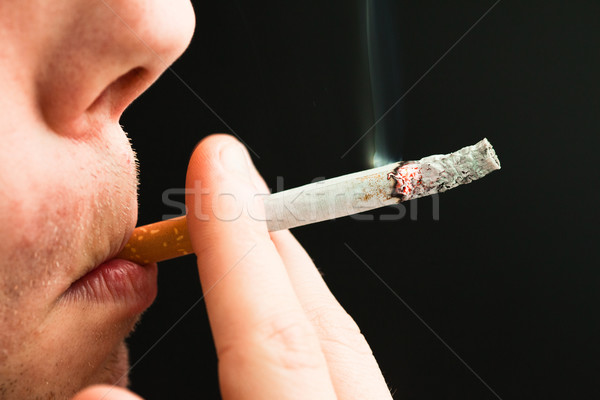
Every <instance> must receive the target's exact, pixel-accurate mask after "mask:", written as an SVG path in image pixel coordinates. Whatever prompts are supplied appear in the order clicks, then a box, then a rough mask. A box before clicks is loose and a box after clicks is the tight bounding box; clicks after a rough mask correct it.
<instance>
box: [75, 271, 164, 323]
mask: <svg viewBox="0 0 600 400" xmlns="http://www.w3.org/2000/svg"><path fill="white" fill-rule="evenodd" d="M157 270H158V268H157V266H156V264H149V265H146V266H141V265H139V264H136V263H133V262H131V261H127V260H121V259H113V260H110V261H107V262H105V263H103V264H100V265H99V266H98V267H97V268H95V269H93V270H92V271H90V272H89V273H87V274H86V275H84V276H83V277H81V278H80V279H78V280H77V281H76V282H74V283H73V284H72V285H71V287H69V289H68V290H67V291H66V292H65V299H66V300H73V301H78V302H86V303H97V304H101V305H103V306H104V305H107V304H110V303H114V304H115V305H117V306H120V307H123V308H124V309H125V311H126V312H127V313H128V314H131V315H135V314H139V313H141V312H143V311H144V310H145V309H146V308H148V307H149V306H150V304H152V302H153V301H154V299H155V297H156V291H157V288H156V275H157Z"/></svg>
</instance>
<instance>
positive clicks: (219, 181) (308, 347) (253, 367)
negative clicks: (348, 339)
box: [186, 135, 335, 399]
mask: <svg viewBox="0 0 600 400" xmlns="http://www.w3.org/2000/svg"><path fill="white" fill-rule="evenodd" d="M249 160H250V159H249V156H248V154H247V152H246V151H245V149H244V148H243V147H242V146H241V144H240V143H239V142H237V141H236V140H235V139H233V138H232V137H230V136H226V135H216V136H211V137H209V138H207V139H205V140H203V141H202V142H201V143H200V144H199V145H198V147H197V148H196V150H195V151H194V154H193V155H192V158H191V161H190V165H189V169H188V175H187V183H186V186H187V189H188V194H187V195H186V204H187V207H188V227H189V230H190V238H191V241H192V246H193V248H194V251H195V253H196V254H197V255H198V270H199V273H200V280H201V283H202V288H203V291H204V294H205V296H206V297H205V300H206V305H207V309H208V315H209V320H210V324H211V328H212V331H213V335H214V339H215V345H216V348H217V353H218V356H219V375H220V380H221V389H222V393H223V396H224V397H228V396H232V397H235V398H257V397H261V398H262V397H268V398H271V396H272V397H273V398H281V399H289V398H319V399H328V398H335V392H334V390H333V386H332V384H331V380H330V378H329V372H328V369H327V364H326V361H325V357H324V356H323V353H322V351H321V347H320V344H319V340H318V337H317V335H316V332H315V330H314V328H313V327H312V325H311V323H310V322H309V321H308V319H307V317H306V316H305V314H304V312H303V310H302V307H301V305H300V302H299V301H298V298H297V297H296V294H295V293H294V290H293V287H292V285H291V283H290V280H289V277H288V275H287V272H286V269H285V266H284V264H283V262H282V260H281V258H280V257H279V254H278V253H277V250H276V248H275V246H274V245H273V243H272V242H271V240H270V238H269V234H268V232H267V227H266V223H265V222H264V218H261V216H264V209H263V208H262V204H261V202H260V196H257V191H256V188H255V187H254V185H253V184H252V177H251V175H250V174H251V173H254V169H253V167H252V166H251V165H250V161H249Z"/></svg>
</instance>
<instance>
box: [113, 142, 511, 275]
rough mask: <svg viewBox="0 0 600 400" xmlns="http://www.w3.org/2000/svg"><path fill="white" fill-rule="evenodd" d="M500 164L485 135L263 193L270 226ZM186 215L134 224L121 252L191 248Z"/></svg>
mask: <svg viewBox="0 0 600 400" xmlns="http://www.w3.org/2000/svg"><path fill="white" fill-rule="evenodd" d="M498 169H500V160H498V157H497V156H496V153H495V151H494V148H493V147H492V145H491V144H490V142H488V140H487V139H483V140H481V141H480V142H478V143H476V144H474V145H472V146H467V147H464V148H462V149H460V150H458V151H456V152H454V153H450V154H439V155H433V156H429V157H425V158H422V159H420V160H418V161H404V162H396V163H392V164H388V165H385V166H383V167H378V168H373V169H369V170H365V171H360V172H355V173H353V174H348V175H343V176H340V177H337V178H332V179H327V180H324V181H320V182H314V183H310V184H308V185H304V186H300V187H297V188H294V189H290V190H284V191H282V192H278V193H274V194H270V195H267V196H265V197H264V206H265V215H266V218H265V219H266V223H267V228H268V230H269V231H271V232H273V231H278V230H282V229H290V228H294V227H297V226H302V225H307V224H312V223H316V222H321V221H326V220H331V219H335V218H340V217H344V216H348V215H352V214H357V213H360V212H364V211H369V210H373V209H376V208H379V207H384V206H388V205H393V204H398V203H400V202H403V201H407V200H412V199H416V198H419V197H424V196H429V195H432V194H436V193H442V192H445V191H446V190H449V189H452V188H455V187H456V186H459V185H463V184H467V183H471V182H472V181H474V180H477V179H479V178H483V177H484V176H485V175H487V174H489V173H490V172H492V171H495V170H498ZM192 253H193V249H192V245H191V242H190V239H189V235H188V229H187V220H186V217H185V216H182V217H177V218H173V219H169V220H165V221H160V222H156V223H154V224H150V225H145V226H141V227H138V228H136V229H135V230H134V231H133V235H132V236H131V238H130V239H129V241H128V242H127V244H126V245H125V248H124V249H123V250H122V251H121V252H120V253H119V254H118V255H117V258H122V259H126V260H131V261H134V262H137V263H140V264H149V263H154V262H159V261H164V260H168V259H172V258H175V257H179V256H184V255H187V254H192Z"/></svg>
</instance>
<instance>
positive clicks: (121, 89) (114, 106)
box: [87, 67, 149, 119]
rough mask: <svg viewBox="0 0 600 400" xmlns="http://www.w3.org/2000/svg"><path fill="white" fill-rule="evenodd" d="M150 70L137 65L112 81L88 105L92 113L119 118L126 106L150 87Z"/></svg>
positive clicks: (89, 111)
mask: <svg viewBox="0 0 600 400" xmlns="http://www.w3.org/2000/svg"><path fill="white" fill-rule="evenodd" d="M148 79H149V72H148V70H147V69H146V68H143V67H136V68H133V69H131V70H129V72H127V73H125V74H123V75H121V76H120V77H118V78H117V79H116V80H114V81H113V82H111V83H110V84H109V85H108V86H107V87H106V88H105V89H104V90H103V91H102V93H100V95H99V96H98V97H97V98H96V99H95V100H94V101H93V103H92V104H91V105H90V106H89V107H88V109H87V112H88V113H92V114H98V113H103V114H105V115H108V116H109V117H111V118H114V119H118V118H119V117H120V116H121V114H122V113H123V111H124V110H125V108H127V106H128V105H129V104H130V103H131V102H132V101H133V100H134V99H135V98H136V97H137V96H139V95H140V94H141V93H142V92H143V91H144V90H145V89H146V88H147V87H148Z"/></svg>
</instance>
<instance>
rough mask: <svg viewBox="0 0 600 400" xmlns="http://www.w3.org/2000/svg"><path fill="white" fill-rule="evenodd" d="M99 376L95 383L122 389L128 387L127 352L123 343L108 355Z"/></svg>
mask: <svg viewBox="0 0 600 400" xmlns="http://www.w3.org/2000/svg"><path fill="white" fill-rule="evenodd" d="M99 374H100V376H98V381H97V382H95V383H104V384H107V385H114V386H120V387H123V388H125V387H127V386H128V385H129V351H128V349H127V345H126V344H125V341H122V342H121V343H119V345H118V346H117V347H116V348H115V350H113V352H112V353H111V354H110V355H109V357H108V359H107V361H106V363H105V364H104V365H103V366H102V369H101V371H99Z"/></svg>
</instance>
